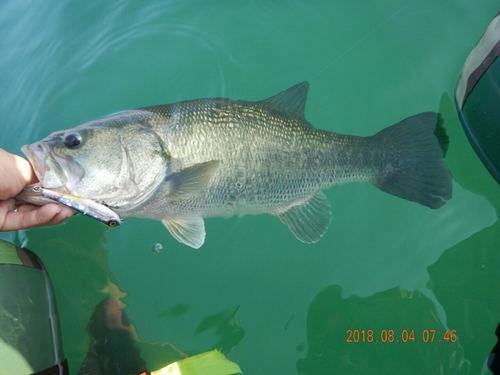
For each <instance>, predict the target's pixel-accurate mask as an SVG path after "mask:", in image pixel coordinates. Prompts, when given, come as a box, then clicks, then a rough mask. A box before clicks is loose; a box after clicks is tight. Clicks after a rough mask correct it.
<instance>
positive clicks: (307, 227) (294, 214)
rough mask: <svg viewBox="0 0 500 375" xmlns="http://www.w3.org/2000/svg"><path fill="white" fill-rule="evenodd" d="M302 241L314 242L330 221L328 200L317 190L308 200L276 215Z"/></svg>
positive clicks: (330, 213)
mask: <svg viewBox="0 0 500 375" xmlns="http://www.w3.org/2000/svg"><path fill="white" fill-rule="evenodd" d="M277 216H278V217H279V218H280V220H281V221H282V222H283V224H285V225H286V226H287V227H288V228H289V229H290V230H291V231H292V233H293V234H294V235H295V237H297V239H299V240H300V241H302V242H305V243H314V242H318V241H319V239H320V238H321V237H322V236H323V235H324V234H325V232H326V230H327V229H328V227H329V226H330V223H331V221H332V210H331V207H330V202H328V199H327V198H326V196H325V194H323V193H322V192H321V191H318V192H317V193H316V194H315V195H314V196H313V197H312V198H311V199H309V200H308V201H306V202H304V203H302V204H299V205H297V206H293V207H292V208H290V209H289V210H288V211H286V212H283V213H281V214H278V215H277Z"/></svg>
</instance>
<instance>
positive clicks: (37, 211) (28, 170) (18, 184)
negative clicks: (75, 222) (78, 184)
mask: <svg viewBox="0 0 500 375" xmlns="http://www.w3.org/2000/svg"><path fill="white" fill-rule="evenodd" d="M36 182H38V179H37V178H36V175H35V172H34V171H33V168H32V167H31V164H30V163H29V162H28V161H27V160H25V159H23V158H21V157H20V156H17V155H13V154H11V153H9V152H7V151H5V150H3V149H1V148H0V231H12V230H19V229H25V228H30V227H35V226H40V225H55V224H59V223H61V222H63V221H64V220H65V219H66V218H68V217H70V216H71V215H73V214H74V211H73V210H72V209H71V208H69V207H66V206H63V205H61V204H56V203H49V204H46V205H44V206H41V207H40V206H34V205H31V204H22V205H17V202H16V200H15V199H13V197H15V196H16V195H17V194H19V193H20V192H21V190H22V189H23V188H24V187H25V186H26V185H29V184H33V183H36Z"/></svg>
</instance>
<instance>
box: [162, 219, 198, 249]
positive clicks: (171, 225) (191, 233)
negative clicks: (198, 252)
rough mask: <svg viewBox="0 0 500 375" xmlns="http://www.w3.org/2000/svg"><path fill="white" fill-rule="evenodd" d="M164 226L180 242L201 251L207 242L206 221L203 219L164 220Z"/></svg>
mask: <svg viewBox="0 0 500 375" xmlns="http://www.w3.org/2000/svg"><path fill="white" fill-rule="evenodd" d="M161 222H162V223H163V225H165V227H166V228H167V229H168V231H169V232H170V234H171V235H172V236H173V237H174V238H175V239H176V240H177V241H179V242H181V243H183V244H185V245H188V246H190V247H192V248H194V249H199V248H200V247H201V246H202V245H203V243H204V242H205V221H204V220H203V218H202V217H199V216H198V217H195V218H190V219H175V220H174V219H170V220H162V221H161Z"/></svg>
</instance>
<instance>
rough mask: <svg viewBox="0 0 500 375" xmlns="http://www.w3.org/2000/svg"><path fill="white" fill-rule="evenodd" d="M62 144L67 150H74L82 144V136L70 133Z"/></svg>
mask: <svg viewBox="0 0 500 375" xmlns="http://www.w3.org/2000/svg"><path fill="white" fill-rule="evenodd" d="M63 142H64V145H65V146H66V147H67V148H69V149H70V150H74V149H75V148H78V146H80V144H81V143H82V136H81V135H80V134H79V133H76V132H72V133H69V134H67V135H66V136H65V137H64V139H63Z"/></svg>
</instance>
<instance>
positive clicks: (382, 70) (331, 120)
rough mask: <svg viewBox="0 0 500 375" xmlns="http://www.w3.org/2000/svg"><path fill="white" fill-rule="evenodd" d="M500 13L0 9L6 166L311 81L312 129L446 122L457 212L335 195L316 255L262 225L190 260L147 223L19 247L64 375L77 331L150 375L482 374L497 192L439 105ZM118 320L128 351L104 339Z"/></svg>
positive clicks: (499, 316) (226, 228) (220, 5)
mask: <svg viewBox="0 0 500 375" xmlns="http://www.w3.org/2000/svg"><path fill="white" fill-rule="evenodd" d="M497 11H498V3H497V1H494V0H487V1H486V0H485V1H483V2H482V3H481V6H480V7H478V6H477V1H474V0H460V1H456V2H435V1H430V0H418V1H411V0H409V1H403V0H401V1H399V0H398V1H385V2H364V3H363V4H357V5H353V4H352V3H351V2H341V1H331V2H319V1H316V2H303V1H295V2H289V3H287V4H285V3H283V4H281V3H278V2H273V3H269V4H266V5H256V4H251V3H248V4H247V3H239V4H236V3H235V4H232V5H231V7H228V6H227V4H225V3H224V2H218V1H215V2H209V3H208V2H207V3H204V4H202V3H201V2H197V3H196V2H191V1H182V2H181V1H169V2H164V1H153V2H149V3H148V4H147V5H144V4H142V3H139V2H132V1H128V0H125V1H120V2H114V3H105V2H100V3H92V4H90V3H86V2H70V1H59V2H56V3H50V4H49V3H48V2H29V3H25V2H19V1H16V0H6V1H3V2H2V4H1V5H0V35H2V40H1V47H2V48H1V49H0V68H1V71H2V72H8V73H9V74H4V75H2V76H1V78H0V92H2V93H4V95H3V98H2V101H0V114H1V115H0V116H1V121H2V126H1V127H0V135H1V137H0V147H2V148H6V149H7V150H9V151H13V152H16V153H19V149H20V147H21V146H22V145H23V144H26V143H29V142H32V141H34V140H36V139H40V138H41V137H43V136H45V135H47V134H48V133H50V132H52V131H55V130H58V129H63V128H68V127H71V126H74V125H76V124H79V123H83V122H85V121H88V120H91V119H94V118H99V117H101V116H104V115H107V114H110V113H113V112H116V111H120V110H124V109H130V108H137V107H141V106H145V105H154V104H159V103H167V102H175V101H178V100H183V99H194V98H198V97H214V96H225V97H232V98H234V99H238V98H245V99H249V100H252V99H256V100H257V99H259V98H262V97H265V95H266V94H272V93H273V92H275V91H277V90H279V89H280V88H282V87H287V86H289V85H291V84H293V83H295V82H300V81H303V80H306V79H309V78H311V77H314V78H313V82H311V84H312V87H313V88H314V89H313V90H311V92H310V96H309V100H308V104H307V105H308V106H307V109H306V115H307V117H308V119H310V121H311V122H312V123H314V124H315V125H316V126H317V127H318V128H321V129H325V130H329V131H335V132H339V133H345V134H358V135H368V134H374V133H375V132H376V131H377V130H379V129H381V128H382V127H384V126H386V125H387V124H390V123H393V122H395V121H396V120H397V119H400V118H404V117H407V116H408V115H410V114H413V113H419V112H422V111H428V110H433V111H435V110H438V106H439V112H441V113H442V114H443V118H444V119H445V126H446V128H447V132H448V135H449V136H450V148H449V152H448V155H447V164H448V166H449V168H450V170H451V172H452V175H453V178H454V197H453V199H452V200H451V201H450V202H448V204H447V205H446V206H445V207H443V208H442V209H441V210H439V212H436V211H431V210H427V211H425V210H423V208H420V207H416V206H417V205H414V204H406V203H405V202H400V201H401V200H398V201H396V198H392V197H390V196H388V195H386V194H385V195H384V194H382V193H380V192H378V191H375V189H373V190H371V189H370V188H371V187H369V186H368V187H366V186H357V185H356V186H349V187H347V186H345V187H344V186H340V187H338V188H336V189H331V190H330V191H328V194H327V195H328V198H329V200H330V202H331V203H332V211H333V215H334V220H333V223H332V227H331V230H329V231H328V233H327V234H326V235H325V237H324V239H323V240H322V241H321V242H320V243H319V244H317V245H314V246H305V245H303V244H299V243H297V241H296V240H295V239H294V238H293V236H291V235H290V234H289V233H287V232H286V230H284V229H283V228H282V225H281V223H279V221H278V220H273V219H275V218H267V217H259V218H258V219H257V218H252V217H245V218H242V219H237V218H233V219H231V220H217V219H214V220H210V221H209V222H207V226H209V227H210V228H209V232H210V233H211V236H210V239H209V241H208V243H207V244H206V245H205V246H206V247H204V248H203V251H197V252H194V251H190V250H186V249H185V248H183V247H181V246H178V245H177V244H175V242H174V241H175V240H172V239H171V238H169V236H168V234H167V233H165V229H164V228H163V227H162V226H161V224H158V225H156V224H154V223H150V222H147V221H143V222H139V221H134V220H130V221H126V222H125V223H124V224H123V225H122V226H121V227H120V228H116V229H107V228H105V227H103V226H101V225H100V224H99V223H93V222H91V220H88V219H87V218H85V217H74V218H72V219H70V220H69V221H68V222H67V223H66V224H64V225H61V226H58V227H55V228H39V229H33V230H29V231H26V232H24V237H23V238H21V236H18V237H17V239H16V242H18V243H20V242H21V241H24V240H25V239H28V240H29V241H28V244H27V246H28V247H29V248H30V249H31V250H33V251H35V252H36V253H37V254H38V255H40V257H41V258H42V260H43V261H44V263H45V265H46V267H47V269H48V270H49V273H50V276H51V279H52V282H53V285H54V289H55V293H56V299H57V305H58V310H59V315H60V320H61V326H62V335H63V343H64V350H65V353H66V356H67V358H68V360H69V364H70V366H71V371H72V373H75V374H76V373H78V370H79V369H80V367H81V365H82V363H83V362H84V360H85V357H86V355H87V353H88V352H89V348H92V343H93V342H98V340H96V339H95V338H94V339H91V338H90V337H89V335H93V333H92V332H93V331H92V330H91V331H90V332H87V326H88V322H89V321H93V322H100V323H99V324H101V325H100V327H102V330H103V332H107V334H109V337H110V341H113V340H115V339H118V336H120V337H121V339H122V340H123V342H125V343H126V345H133V348H134V350H135V349H136V350H138V353H139V356H140V358H142V361H144V362H146V364H147V365H151V366H152V368H159V367H160V366H162V365H164V364H165V363H166V362H168V361H175V360H177V359H180V358H182V357H183V356H185V355H192V354H195V353H199V352H203V351H205V350H209V349H211V348H214V347H220V348H224V350H225V351H226V354H227V353H228V352H229V351H230V359H233V360H234V361H235V362H237V363H238V364H240V365H241V368H242V370H243V372H244V373H276V374H293V373H296V372H297V370H300V371H301V372H303V373H305V374H318V375H320V374H328V373H331V369H332V368H335V369H342V371H343V370H345V371H344V373H353V374H360V373H363V371H365V370H366V371H368V373H369V371H371V370H370V369H371V368H373V369H379V370H381V371H383V372H384V373H411V371H412V369H415V371H417V369H418V370H420V372H419V373H422V374H424V373H433V370H434V369H436V368H437V366H438V363H441V365H442V366H443V372H445V371H447V373H451V372H453V371H458V370H460V371H463V372H467V371H466V370H467V365H468V364H469V363H470V372H471V373H478V372H479V371H480V369H481V368H483V366H484V365H485V361H486V358H487V357H488V354H489V352H490V350H491V348H492V347H493V345H494V343H495V340H496V338H495V335H494V331H495V328H496V326H497V325H498V322H499V320H500V298H499V295H498V294H499V291H498V285H500V275H499V273H500V271H499V265H498V263H499V260H498V257H499V255H498V254H499V249H498V244H499V243H500V238H499V236H500V235H499V233H500V227H499V226H498V215H499V212H500V210H499V208H500V201H499V199H500V190H499V187H498V185H497V184H495V183H494V181H493V182H492V181H491V177H490V176H489V174H488V173H487V172H486V171H484V167H483V166H482V164H481V162H480V161H479V160H478V159H477V157H476V155H475V154H474V152H473V151H472V149H471V147H470V145H469V144H468V141H467V139H466V138H465V135H464V134H463V131H462V129H461V125H460V123H459V122H458V119H457V116H456V111H455V109H454V105H453V102H452V101H451V100H449V99H448V100H447V101H445V100H442V102H441V103H440V98H441V97H442V96H443V92H449V93H451V92H453V90H454V87H455V83H456V78H457V75H458V73H459V71H460V69H461V68H462V66H463V62H464V59H465V57H466V56H467V55H468V53H469V52H470V50H471V49H472V48H473V47H474V45H475V43H476V42H477V40H478V39H479V37H480V35H481V33H482V32H483V31H484V27H486V25H487V24H488V23H489V22H490V20H491V18H492V17H493V16H494V15H495V14H496V12H497ZM339 57H340V58H339ZM332 62H334V63H333V64H332ZM325 67H327V69H324V68H325ZM318 73H319V74H318ZM1 237H2V238H6V239H11V240H13V239H14V238H13V235H12V234H1ZM154 244H161V245H162V249H160V251H159V253H157V252H158V248H157V247H154ZM325 288H326V289H325ZM319 291H322V292H319ZM342 291H343V294H342ZM411 291H413V292H411ZM316 294H317V296H316ZM342 295H344V297H342ZM313 299H314V302H313V303H312V304H311V301H312V300H313ZM102 301H107V302H102ZM110 301H113V302H110ZM115 303H117V304H118V305H117V306H115V305H113V304H115ZM107 304H108V305H107ZM106 306H108V307H106ZM109 306H115V308H112V309H110V307H109ZM116 307H119V309H117V308H116ZM308 309H309V313H308ZM120 311H123V312H126V313H127V314H128V315H129V317H130V320H131V324H130V326H129V327H132V326H134V327H135V328H136V333H134V334H132V335H131V332H130V330H129V329H128V328H127V329H122V330H121V332H115V333H112V330H111V329H110V328H109V327H108V326H107V325H106V324H108V323H103V322H104V320H102V319H104V318H106V319H107V317H108V315H111V316H113V314H115V315H116V316H118V315H120V314H119V312H120ZM93 316H94V317H93ZM97 316H100V317H101V320H98V319H97ZM117 321H121V320H120V319H117ZM106 322H107V320H106ZM98 326H99V325H98ZM124 326H125V325H124ZM125 327H126V326H125ZM130 329H131V328H130ZM347 329H351V330H358V331H361V330H363V329H364V330H365V331H367V330H370V329H371V330H373V331H374V332H376V333H377V337H378V338H379V339H380V333H381V332H382V330H385V331H386V332H388V331H389V330H394V332H396V331H397V332H399V333H400V332H402V330H403V329H406V330H414V332H415V342H412V343H411V344H410V343H409V342H406V343H402V342H400V343H393V344H389V343H388V342H379V343H373V342H372V343H369V342H364V343H363V342H361V343H360V342H357V343H355V342H353V343H347V342H346V339H347V336H346V335H347V331H346V330H347ZM433 329H436V331H438V330H445V331H446V330H448V331H451V330H456V334H457V338H458V341H457V342H432V343H430V342H423V341H422V332H423V331H424V330H427V331H430V330H433ZM365 335H367V333H366V332H365ZM417 339H418V340H420V341H418V342H417ZM155 342H156V343H159V344H154V343H155ZM126 347H128V348H129V349H127V350H132V349H131V348H132V347H130V346H126ZM116 348H118V344H117V346H116ZM94 349H95V350H96V351H99V350H105V348H104V347H98V346H94ZM135 353H136V354H137V352H135ZM134 358H136V360H137V361H136V363H142V362H141V360H140V359H139V357H138V356H137V355H135V356H134ZM87 363H90V362H87ZM94 363H96V362H94Z"/></svg>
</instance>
